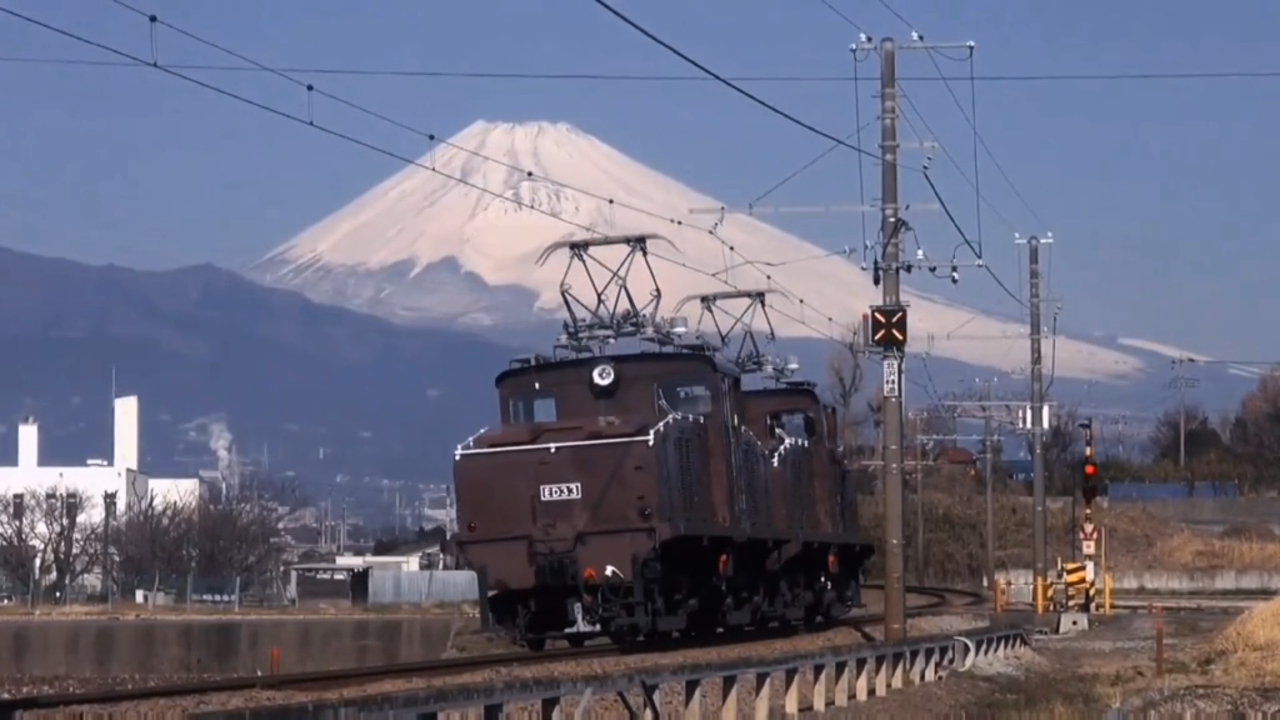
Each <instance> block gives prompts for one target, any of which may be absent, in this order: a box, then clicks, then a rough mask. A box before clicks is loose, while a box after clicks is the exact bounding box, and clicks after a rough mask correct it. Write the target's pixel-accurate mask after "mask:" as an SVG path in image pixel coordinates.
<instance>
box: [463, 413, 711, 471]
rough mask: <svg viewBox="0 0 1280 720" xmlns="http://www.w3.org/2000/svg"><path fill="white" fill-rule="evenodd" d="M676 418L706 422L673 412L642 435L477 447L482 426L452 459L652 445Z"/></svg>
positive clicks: (696, 416)
mask: <svg viewBox="0 0 1280 720" xmlns="http://www.w3.org/2000/svg"><path fill="white" fill-rule="evenodd" d="M677 420H693V421H696V422H706V418H704V417H703V416H701V415H689V414H686V413H679V412H673V413H671V414H668V415H667V416H666V417H664V418H663V419H662V420H661V421H660V422H659V423H658V424H657V425H654V426H653V427H652V428H650V429H649V430H648V432H646V433H644V434H642V435H632V436H630V437H620V438H601V439H599V440H566V441H564V442H546V443H525V444H520V445H504V446H502V447H495V448H478V447H475V442H476V440H477V439H478V438H479V437H480V436H481V435H483V434H484V433H485V431H487V430H488V428H483V429H482V430H480V432H478V433H476V434H474V435H472V436H471V437H469V438H467V439H466V440H464V441H463V442H462V443H460V444H459V445H458V446H457V447H456V448H454V450H453V459H454V460H458V459H460V458H461V457H462V456H464V455H491V454H494V453H508V452H527V451H534V450H546V451H547V452H555V451H556V450H559V449H560V448H571V447H597V446H601V445H621V444H625V443H645V444H646V445H648V446H649V447H653V443H654V441H655V439H656V438H657V436H658V433H660V432H662V430H663V428H665V427H666V426H667V425H669V424H671V423H673V422H676V421H677Z"/></svg>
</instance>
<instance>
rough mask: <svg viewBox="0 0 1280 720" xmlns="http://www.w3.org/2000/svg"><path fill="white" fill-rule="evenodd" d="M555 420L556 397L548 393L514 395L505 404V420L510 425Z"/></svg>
mask: <svg viewBox="0 0 1280 720" xmlns="http://www.w3.org/2000/svg"><path fill="white" fill-rule="evenodd" d="M555 421H556V397H555V395H550V394H545V393H544V394H537V395H516V396H515V397H513V398H511V401H510V402H509V403H508V404H507V422H509V423H510V424H512V425H528V424H530V423H547V422H555Z"/></svg>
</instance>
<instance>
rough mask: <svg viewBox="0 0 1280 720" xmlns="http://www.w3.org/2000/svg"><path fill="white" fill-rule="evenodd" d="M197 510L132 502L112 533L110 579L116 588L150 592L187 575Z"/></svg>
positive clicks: (175, 504) (189, 505) (143, 500)
mask: <svg viewBox="0 0 1280 720" xmlns="http://www.w3.org/2000/svg"><path fill="white" fill-rule="evenodd" d="M197 511H198V507H197V505H196V502H195V498H192V499H191V502H188V503H181V502H163V503H162V502H157V501H156V499H155V498H154V497H152V496H147V497H145V498H137V497H135V498H131V499H130V502H129V503H128V506H127V508H126V510H125V514H124V517H123V518H121V519H120V520H119V521H118V522H117V523H116V525H115V527H113V528H112V529H111V562H110V567H111V570H112V572H111V575H112V578H113V581H114V583H115V585H116V587H117V588H119V590H120V591H121V592H124V593H128V592H130V591H132V590H135V589H138V588H146V589H150V590H152V591H155V590H156V589H158V587H159V585H160V583H161V582H162V581H167V580H169V579H171V578H175V577H178V576H182V575H185V574H186V573H187V572H189V571H190V567H191V562H190V560H191V556H192V552H193V545H194V543H193V542H192V538H191V535H192V532H193V531H194V529H195V517H196V512H197Z"/></svg>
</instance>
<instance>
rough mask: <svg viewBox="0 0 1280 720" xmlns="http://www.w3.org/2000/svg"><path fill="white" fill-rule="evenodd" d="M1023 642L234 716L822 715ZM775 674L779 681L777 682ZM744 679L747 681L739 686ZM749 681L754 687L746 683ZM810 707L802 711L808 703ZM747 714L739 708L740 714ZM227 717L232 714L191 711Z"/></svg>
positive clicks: (979, 636)
mask: <svg viewBox="0 0 1280 720" xmlns="http://www.w3.org/2000/svg"><path fill="white" fill-rule="evenodd" d="M1029 646H1030V639H1029V638H1028V636H1027V634H1026V632H1025V631H1023V630H1022V629H1021V628H998V629H997V628H983V629H980V630H976V631H970V632H966V633H963V634H961V635H957V636H935V637H927V638H916V639H911V640H907V641H906V642H902V643H893V644H884V643H866V644H861V645H853V646H844V647H838V648H831V649H827V650H823V651H821V652H809V653H797V654H791V655H785V654H782V655H773V656H769V657H755V658H740V657H739V658H726V659H718V660H713V661H709V662H706V661H703V662H696V663H686V664H666V665H665V666H664V667H654V668H650V669H637V670H623V671H620V672H615V673H611V674H606V675H598V676H593V677H582V676H580V675H579V674H577V673H561V674H560V676H558V677H556V676H544V677H530V678H524V679H519V680H508V681H506V682H501V681H499V682H494V681H492V680H490V681H488V682H483V683H470V684H458V685H451V686H444V687H436V688H431V687H429V686H428V687H425V688H423V689H420V690H414V691H409V692H401V693H397V694H394V695H381V696H378V695H371V696H364V697H355V698H345V699H340V700H333V701H329V702H327V703H323V704H322V703H318V702H315V701H311V702H309V703H307V704H306V705H305V706H303V705H298V706H277V707H271V708H254V709H248V710H243V709H241V710H236V711H235V712H234V716H235V718H236V720H268V718H276V717H285V716H289V715H290V713H289V711H290V710H293V711H295V712H305V713H306V715H307V716H308V717H314V718H321V719H329V718H333V719H335V720H336V719H337V718H359V717H417V718H430V719H431V720H435V719H436V718H450V717H456V718H462V717H476V716H477V712H476V711H479V713H478V715H479V716H480V717H486V718H487V717H495V718H496V717H513V716H533V717H536V716H537V713H538V709H540V710H541V716H542V717H543V718H561V717H567V716H568V715H569V714H570V713H572V714H573V715H574V717H591V716H592V715H591V709H592V708H591V706H592V705H593V704H596V701H597V700H598V699H605V698H609V697H610V696H613V697H616V698H617V699H618V702H619V703H620V704H621V705H622V706H623V708H625V709H623V708H619V709H618V710H621V712H616V711H615V712H613V713H610V715H609V716H610V717H613V716H630V717H633V718H634V717H641V716H644V717H652V718H657V717H665V716H670V715H672V711H673V710H674V711H675V715H677V716H682V717H685V718H701V717H720V718H736V717H739V716H740V715H746V716H752V715H754V717H772V713H771V712H770V710H771V708H772V707H773V706H774V705H775V704H776V700H777V699H778V698H777V695H778V694H780V695H781V696H782V697H781V701H782V702H781V704H782V706H783V707H782V709H783V712H784V713H785V714H786V716H787V717H797V716H798V715H799V713H800V712H801V710H802V700H801V697H802V695H806V696H808V697H809V698H811V699H810V700H809V702H808V703H804V704H806V705H810V706H811V707H812V709H813V710H814V711H815V712H816V713H818V714H822V713H824V712H825V711H826V709H827V707H828V706H829V705H832V706H835V707H848V706H849V705H850V704H851V703H853V702H864V701H866V700H868V699H869V698H871V697H882V696H885V695H888V694H889V692H890V691H892V690H897V689H902V688H906V687H910V686H914V685H920V684H923V683H929V682H935V681H939V680H942V679H944V678H945V677H946V676H947V675H948V674H949V673H952V672H965V671H967V670H969V669H971V668H974V667H975V666H980V665H981V664H985V663H991V662H995V661H998V660H999V659H1000V658H1004V657H1005V656H1007V655H1009V654H1011V653H1014V652H1017V651H1019V650H1020V649H1022V648H1026V647H1029ZM778 676H780V679H781V681H782V682H781V683H778V682H777V679H779V678H778ZM743 679H747V680H748V682H747V683H743V682H741V681H742V680H743ZM751 679H754V683H753V685H754V687H750V686H749V685H750V684H751V683H750V680H751ZM805 709H807V708H805ZM744 711H745V712H744ZM192 717H196V718H201V719H202V720H223V719H224V718H226V719H227V720H230V718H231V713H230V712H219V711H214V712H210V713H201V714H196V715H192Z"/></svg>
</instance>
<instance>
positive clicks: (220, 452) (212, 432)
mask: <svg viewBox="0 0 1280 720" xmlns="http://www.w3.org/2000/svg"><path fill="white" fill-rule="evenodd" d="M206 430H207V431H208V433H209V449H210V450H212V451H213V454H214V455H216V456H217V457H218V474H220V475H221V476H222V477H224V478H225V477H227V473H228V472H229V471H230V470H231V440H232V437H231V430H229V429H228V428H227V424H226V423H225V422H223V421H222V420H210V421H209V424H208V425H207V426H206Z"/></svg>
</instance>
